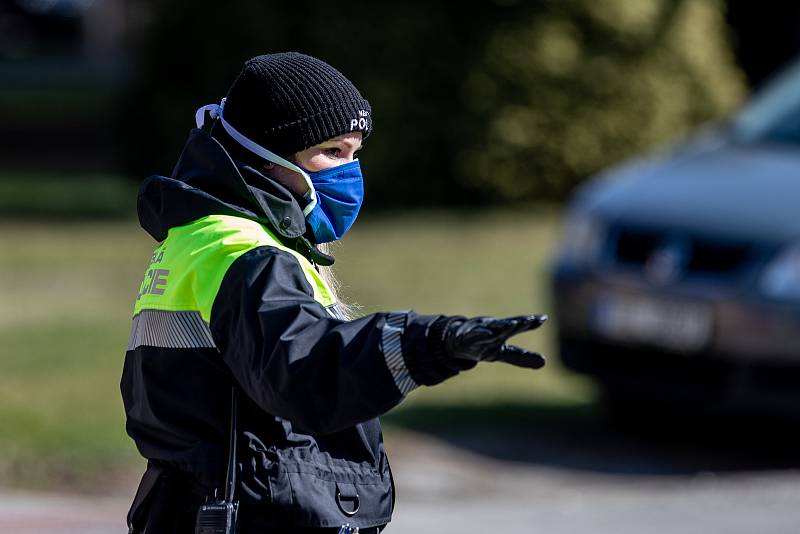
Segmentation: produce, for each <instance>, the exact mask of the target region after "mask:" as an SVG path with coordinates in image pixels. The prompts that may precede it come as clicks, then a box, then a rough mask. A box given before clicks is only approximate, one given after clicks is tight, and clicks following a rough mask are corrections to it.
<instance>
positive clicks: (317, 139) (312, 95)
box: [222, 52, 372, 157]
mask: <svg viewBox="0 0 800 534" xmlns="http://www.w3.org/2000/svg"><path fill="white" fill-rule="evenodd" d="M371 111H372V110H371V109H370V106H369V102H367V100H366V99H365V98H364V97H362V96H361V94H360V93H359V92H358V89H356V88H355V86H354V85H353V84H352V82H351V81H350V80H348V79H347V78H345V76H344V75H343V74H342V73H341V72H339V71H338V70H336V69H334V68H333V67H331V66H330V65H328V64H327V63H325V62H324V61H322V60H319V59H317V58H314V57H311V56H307V55H305V54H300V53H297V52H285V53H279V54H266V55H263V56H256V57H254V58H252V59H249V60H247V61H246V62H245V64H244V67H243V68H242V72H241V73H239V76H238V77H237V78H236V80H235V81H234V82H233V85H232V86H231V88H230V90H229V91H228V96H227V97H226V101H225V109H224V111H223V114H222V115H223V117H224V118H225V120H226V121H227V122H228V123H229V124H230V125H231V126H233V127H234V128H235V129H236V130H238V131H239V132H240V133H241V134H243V135H245V136H246V137H249V138H250V139H252V140H253V141H255V142H256V143H258V144H259V145H261V146H263V147H265V148H267V149H269V150H271V151H273V152H275V153H277V154H279V155H281V156H283V157H289V156H291V155H292V154H294V153H295V152H299V151H301V150H305V149H306V148H309V147H312V146H314V145H317V144H319V143H321V142H323V141H327V140H328V139H331V138H332V137H336V136H338V135H341V134H344V133H347V132H355V131H359V132H361V133H362V134H363V136H364V138H366V137H367V136H368V135H369V133H370V131H371V130H372V116H371Z"/></svg>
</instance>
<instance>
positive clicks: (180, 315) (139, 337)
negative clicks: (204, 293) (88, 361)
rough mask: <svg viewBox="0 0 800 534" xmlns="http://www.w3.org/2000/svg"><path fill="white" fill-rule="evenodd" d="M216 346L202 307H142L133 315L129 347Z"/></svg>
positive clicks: (188, 347)
mask: <svg viewBox="0 0 800 534" xmlns="http://www.w3.org/2000/svg"><path fill="white" fill-rule="evenodd" d="M143 345H144V346H148V347H162V348H165V349H200V348H212V349H213V348H216V344H215V343H214V339H213V338H212V337H211V330H210V329H209V328H208V325H207V324H206V322H205V321H204V320H203V318H202V317H201V316H200V312H198V311H164V310H142V311H141V312H139V313H138V314H137V315H135V316H134V318H133V328H132V329H131V337H130V339H129V340H128V350H134V349H136V348H137V347H141V346H143Z"/></svg>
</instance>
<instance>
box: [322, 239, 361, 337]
mask: <svg viewBox="0 0 800 534" xmlns="http://www.w3.org/2000/svg"><path fill="white" fill-rule="evenodd" d="M317 248H318V249H319V250H320V252H322V253H323V254H328V255H331V252H332V250H331V249H333V248H338V246H337V245H334V243H322V244H319V245H317ZM317 271H318V272H319V275H320V277H321V278H322V280H323V281H324V282H325V284H326V285H327V286H328V288H329V289H330V290H331V292H332V293H333V298H334V300H336V305H337V307H338V309H339V313H341V315H342V317H344V318H345V319H346V320H348V321H350V320H352V319H355V318H357V317H358V316H359V315H360V313H359V311H360V309H361V306H359V305H358V304H356V303H354V302H347V301H345V299H344V298H343V297H342V282H341V281H339V279H338V278H336V274H335V273H334V272H333V267H317Z"/></svg>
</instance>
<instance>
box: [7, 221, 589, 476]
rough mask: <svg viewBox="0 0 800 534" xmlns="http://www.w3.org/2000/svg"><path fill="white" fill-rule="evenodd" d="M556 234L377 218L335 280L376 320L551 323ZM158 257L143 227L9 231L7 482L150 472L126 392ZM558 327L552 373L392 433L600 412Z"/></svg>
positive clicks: (478, 386)
mask: <svg viewBox="0 0 800 534" xmlns="http://www.w3.org/2000/svg"><path fill="white" fill-rule="evenodd" d="M557 232H558V224H557V212H555V211H553V210H551V209H544V208H532V209H531V210H529V211H527V212H523V211H520V212H513V213H498V212H488V213H482V214H479V215H475V216H471V217H470V216H466V215H463V214H462V215H459V214H452V213H403V214H396V215H385V216H381V217H373V218H372V219H369V218H365V220H362V221H360V222H359V224H357V225H356V226H355V228H354V229H353V230H352V231H351V233H350V234H348V236H347V237H346V238H345V239H344V241H343V242H342V244H341V246H339V247H337V249H336V251H335V254H336V256H337V264H336V269H337V274H338V275H339V276H340V278H341V280H342V281H343V285H344V292H345V293H346V294H347V295H348V296H349V297H350V300H355V301H357V302H358V303H359V304H360V305H361V306H362V307H363V308H362V311H363V312H364V313H368V312H373V311H378V310H395V309H408V308H413V309H415V310H417V311H419V312H421V313H460V314H465V315H474V314H497V315H506V314H519V313H530V312H547V311H548V310H550V308H551V307H550V305H549V303H548V294H547V290H546V274H547V265H548V259H549V257H550V255H551V248H552V246H553V244H554V241H555V238H556V235H557ZM152 247H153V242H152V241H151V239H150V238H149V237H148V236H147V235H146V234H144V232H143V231H141V230H140V229H139V228H138V226H137V225H136V224H135V223H134V222H132V221H116V222H104V223H86V222H82V223H59V224H55V223H24V224H23V223H11V222H5V223H0V250H2V254H1V255H0V280H2V281H3V286H4V287H3V292H4V295H3V299H2V300H0V347H2V351H0V480H3V481H7V483H14V484H23V485H42V484H48V483H49V482H51V481H52V480H53V479H56V480H64V479H65V480H69V481H72V482H74V481H78V482H77V483H80V481H82V480H83V481H85V480H90V479H92V478H95V477H97V476H99V475H102V473H104V472H106V471H108V470H110V469H114V468H115V467H118V466H120V465H129V464H131V463H133V462H138V461H139V460H138V458H137V455H136V452H135V449H134V447H133V445H132V443H131V442H130V440H129V439H128V438H127V436H126V435H125V431H124V415H123V408H122V402H121V400H120V395H119V387H118V385H119V377H120V373H121V369H122V364H123V358H124V347H125V345H126V342H127V336H128V331H129V330H128V329H129V323H130V311H131V309H132V306H133V299H134V298H135V294H136V290H137V288H138V286H139V282H140V279H141V276H142V273H143V271H144V268H145V267H146V265H147V261H148V259H149V256H150V251H151V249H152ZM549 326H551V325H548V326H545V327H543V328H542V330H541V331H539V332H535V333H531V334H526V335H523V336H520V337H519V339H518V342H519V343H520V344H522V345H523V346H526V347H529V348H533V349H536V350H540V351H542V352H544V353H545V354H547V355H548V356H550V364H549V365H548V367H547V368H545V369H544V370H542V371H539V372H532V371H527V370H521V369H516V368H512V367H509V366H504V365H500V364H481V365H480V366H479V367H478V369H476V370H474V371H471V372H469V373H463V374H462V375H460V376H458V377H456V378H455V379H453V380H450V381H448V382H446V383H445V384H442V385H441V386H438V387H436V388H421V389H420V390H418V391H416V392H414V393H412V395H411V396H410V397H409V400H408V401H406V403H405V404H404V405H403V406H401V407H400V408H399V409H398V411H397V413H396V414H395V416H394V418H389V422H395V423H396V424H400V425H406V426H408V424H409V422H408V419H409V418H412V419H413V417H415V415H414V414H415V413H436V412H435V411H434V412H430V410H428V411H424V410H423V409H427V408H432V409H439V408H446V407H448V406H450V407H455V406H458V407H462V408H463V407H465V406H475V407H476V408H480V409H483V410H486V409H491V407H492V406H495V407H502V406H507V405H513V406H517V407H519V406H523V407H525V406H532V407H555V409H556V410H559V409H561V408H565V409H571V407H578V409H580V407H582V406H586V405H588V404H590V403H591V401H592V398H593V390H592V388H591V387H590V385H589V384H588V383H587V382H585V381H583V380H580V379H578V378H576V377H574V376H572V375H569V374H567V373H566V372H565V371H563V370H562V369H561V367H560V366H559V365H558V363H557V361H555V359H554V358H553V356H554V355H555V351H554V347H553V337H552V333H553V329H552V328H550V327H549ZM421 410H422V411H421Z"/></svg>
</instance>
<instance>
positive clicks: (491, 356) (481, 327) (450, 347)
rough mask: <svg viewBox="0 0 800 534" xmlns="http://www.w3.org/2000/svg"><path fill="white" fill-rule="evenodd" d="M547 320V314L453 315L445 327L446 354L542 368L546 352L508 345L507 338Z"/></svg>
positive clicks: (474, 359) (481, 360)
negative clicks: (458, 316)
mask: <svg viewBox="0 0 800 534" xmlns="http://www.w3.org/2000/svg"><path fill="white" fill-rule="evenodd" d="M546 320H547V316H546V315H521V316H518V317H508V318H506V319H498V318H496V317H475V318H473V319H463V318H454V319H451V320H450V321H448V323H447V326H446V328H445V331H444V348H445V352H446V354H447V355H448V356H449V357H451V358H455V359H461V360H471V361H475V362H505V363H510V364H511V365H516V366H517V367H527V368H529V369H541V368H542V367H544V356H542V355H541V354H539V353H538V352H529V351H527V350H525V349H522V348H520V347H517V346H515V345H506V341H508V338H510V337H512V336H515V335H517V334H521V333H522V332H527V331H528V330H534V329H536V328H539V327H540V326H542V324H543V323H544V322H545V321H546Z"/></svg>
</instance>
